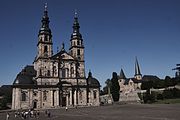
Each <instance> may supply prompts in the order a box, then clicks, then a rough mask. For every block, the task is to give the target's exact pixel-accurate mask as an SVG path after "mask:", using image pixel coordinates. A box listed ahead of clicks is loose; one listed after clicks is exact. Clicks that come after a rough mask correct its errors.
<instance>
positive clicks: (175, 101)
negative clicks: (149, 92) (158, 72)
mask: <svg viewBox="0 0 180 120" xmlns="http://www.w3.org/2000/svg"><path fill="white" fill-rule="evenodd" d="M176 103H180V98H178V99H165V100H158V101H157V102H155V104H176Z"/></svg>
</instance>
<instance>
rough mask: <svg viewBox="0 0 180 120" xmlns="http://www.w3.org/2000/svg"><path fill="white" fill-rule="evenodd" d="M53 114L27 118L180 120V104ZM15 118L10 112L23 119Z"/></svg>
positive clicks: (0, 116)
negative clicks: (49, 116)
mask: <svg viewBox="0 0 180 120" xmlns="http://www.w3.org/2000/svg"><path fill="white" fill-rule="evenodd" d="M50 112H51V114H52V116H51V118H48V117H47V116H46V115H45V112H44V111H41V112H40V116H39V118H27V120H36V119H38V120H180V104H173V105H170V104H165V105H155V104H153V105H144V104H126V105H109V106H100V107H85V108H77V109H75V108H70V109H68V111H65V109H63V108H61V109H51V110H50ZM21 119H22V118H14V113H12V112H11V113H10V119H9V120H21ZM0 120H6V113H0Z"/></svg>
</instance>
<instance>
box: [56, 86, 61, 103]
mask: <svg viewBox="0 0 180 120" xmlns="http://www.w3.org/2000/svg"><path fill="white" fill-rule="evenodd" d="M59 97H60V96H59V89H58V90H56V105H57V106H59Z"/></svg>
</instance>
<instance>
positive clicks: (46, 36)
mask: <svg viewBox="0 0 180 120" xmlns="http://www.w3.org/2000/svg"><path fill="white" fill-rule="evenodd" d="M47 8H48V7H47V3H45V5H44V12H43V16H42V20H41V27H40V30H39V34H38V44H37V46H38V55H37V59H38V58H47V57H51V56H52V54H53V48H52V44H53V43H52V34H51V29H50V28H49V22H50V21H49V17H48V9H47Z"/></svg>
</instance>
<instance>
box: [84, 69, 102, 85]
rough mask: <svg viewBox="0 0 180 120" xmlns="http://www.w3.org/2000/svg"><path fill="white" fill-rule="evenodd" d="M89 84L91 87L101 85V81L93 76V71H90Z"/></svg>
mask: <svg viewBox="0 0 180 120" xmlns="http://www.w3.org/2000/svg"><path fill="white" fill-rule="evenodd" d="M87 84H88V86H89V87H100V83H99V81H98V80H97V79H96V78H94V77H93V76H92V73H91V71H89V73H88V78H87Z"/></svg>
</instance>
